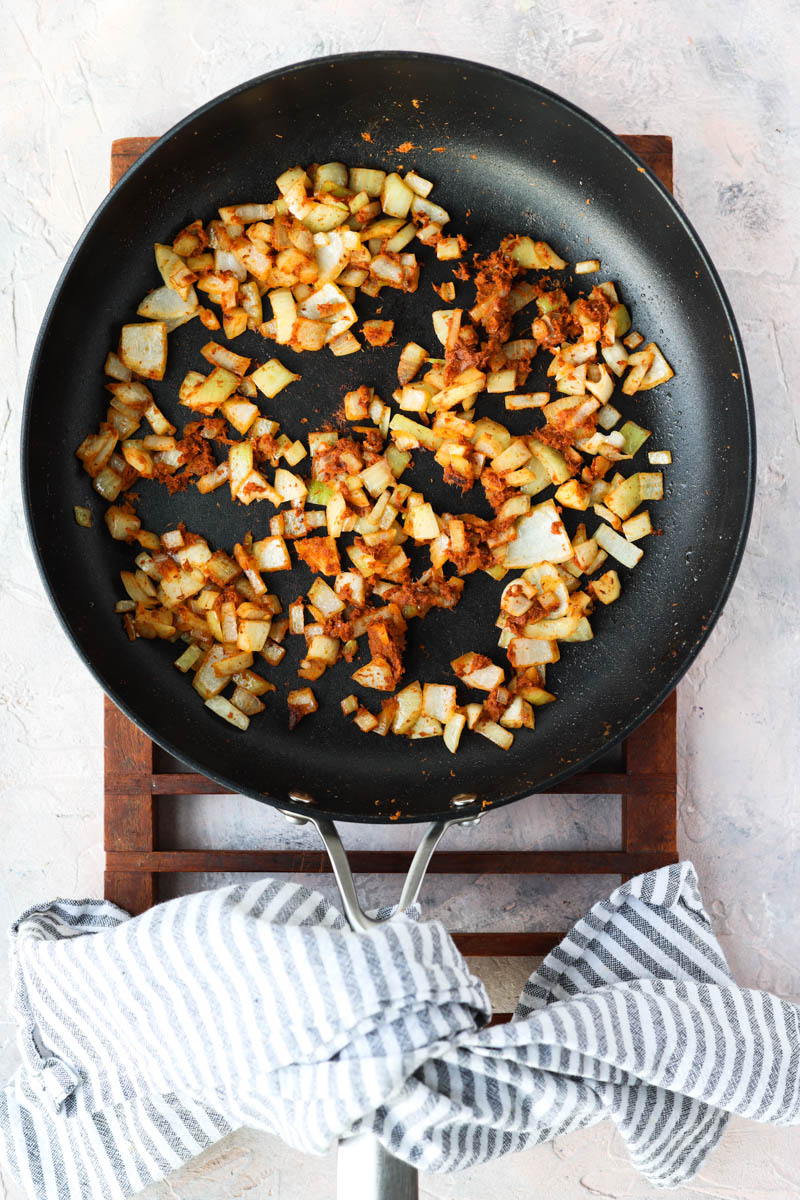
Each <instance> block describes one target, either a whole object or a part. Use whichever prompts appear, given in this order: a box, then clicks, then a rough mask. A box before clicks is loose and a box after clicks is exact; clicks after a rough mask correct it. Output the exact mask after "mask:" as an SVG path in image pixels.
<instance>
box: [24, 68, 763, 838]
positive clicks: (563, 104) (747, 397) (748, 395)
mask: <svg viewBox="0 0 800 1200" xmlns="http://www.w3.org/2000/svg"><path fill="white" fill-rule="evenodd" d="M367 59H368V60H371V61H375V60H378V61H380V60H386V61H388V60H403V61H405V62H408V63H412V62H427V63H431V64H435V63H438V64H440V65H442V66H446V67H448V68H451V69H452V68H455V69H459V70H468V71H475V72H478V73H479V74H483V75H488V76H490V77H491V78H493V79H497V78H500V79H503V80H506V81H508V82H509V83H512V84H514V85H515V86H520V85H522V86H523V87H524V88H526V89H529V90H530V91H531V92H532V93H534V94H535V95H536V96H537V97H538V98H539V99H542V98H544V99H546V100H547V101H549V102H550V103H552V104H554V105H555V106H557V107H559V108H560V109H562V110H564V111H565V112H566V113H568V114H571V115H573V116H574V117H576V118H578V119H579V120H580V121H581V122H584V123H585V124H587V125H588V126H590V127H591V128H592V129H593V130H594V131H595V132H596V133H597V134H599V135H600V136H601V137H602V138H604V139H605V140H606V141H607V142H609V143H610V144H611V145H612V146H613V147H614V148H615V150H616V151H617V152H621V153H622V154H623V155H624V156H625V157H626V158H627V159H628V160H629V161H630V162H631V163H633V164H635V165H637V166H642V167H644V174H645V177H646V178H647V180H648V182H649V183H650V185H651V186H654V187H655V189H656V191H657V192H658V193H659V194H660V196H661V198H662V200H663V201H665V202H666V204H667V206H668V208H669V209H670V210H671V212H672V214H673V216H674V218H675V220H676V221H678V223H679V224H680V226H681V227H682V228H683V230H684V232H685V233H686V235H687V236H688V238H689V241H690V242H691V244H692V246H693V248H694V249H695V251H696V252H697V254H698V256H699V258H700V261H701V263H702V266H703V268H704V270H705V271H706V272H707V275H708V278H709V280H710V281H711V283H712V285H713V287H714V290H715V292H716V294H717V297H718V299H719V302H720V305H721V308H722V311H723V313H724V315H725V318H726V320H727V323H728V331H729V333H730V335H731V338H732V341H733V346H734V349H735V353H736V357H737V360H738V365H739V369H740V376H741V378H740V380H739V384H740V388H741V392H742V397H743V399H744V402H745V416H746V421H745V428H744V430H743V437H746V439H747V448H748V455H747V460H748V461H747V480H746V489H745V496H744V499H745V507H744V515H743V519H742V521H741V524H740V527H739V530H738V533H737V537H736V542H735V546H734V550H733V554H732V556H731V561H730V565H729V568H728V571H727V573H726V576H725V579H724V582H723V584H722V586H721V587H720V589H719V591H718V593H717V598H716V601H715V603H714V605H713V607H712V609H711V611H710V613H709V615H708V617H707V619H706V621H705V624H704V627H703V628H702V629H701V631H700V634H699V636H698V637H697V638H696V639H695V641H694V643H693V645H692V646H691V647H690V648H689V649H688V650H687V651H686V652H685V654H684V656H683V660H682V662H681V665H680V666H679V667H677V668H676V669H675V670H674V672H673V673H672V674H671V675H670V677H669V679H668V681H667V683H666V684H665V685H664V686H663V687H662V688H661V689H660V691H659V692H658V693H657V695H656V696H655V698H654V699H653V700H651V701H650V703H649V704H647V705H646V706H645V707H644V708H643V709H641V710H640V711H639V712H638V713H637V716H636V718H635V719H634V720H633V721H631V722H629V723H628V724H627V725H625V726H624V727H623V728H622V729H621V730H620V731H619V732H618V733H616V734H615V735H614V736H613V737H611V738H609V739H608V741H606V742H604V743H603V744H602V745H601V746H599V747H598V748H597V750H595V751H594V752H592V753H591V754H589V755H587V756H585V757H584V758H582V759H581V760H580V761H579V762H578V763H576V764H573V765H571V766H567V767H565V768H564V769H563V770H562V771H559V772H556V773H554V774H553V775H552V776H551V777H550V778H549V779H548V780H547V781H546V782H544V783H543V784H542V785H541V786H540V787H537V788H535V789H533V790H532V791H531V790H529V789H527V788H526V789H523V790H522V791H519V792H514V793H511V794H510V795H503V796H501V797H499V798H491V799H490V800H489V801H488V806H489V807H490V808H492V809H494V808H499V807H502V806H504V805H506V804H512V803H515V802H516V801H517V800H521V799H523V798H524V797H526V796H529V795H533V794H536V793H545V794H546V793H548V792H549V791H551V790H552V789H553V788H554V787H556V786H558V785H560V784H562V783H563V782H565V781H566V780H568V779H569V778H570V777H571V776H572V775H575V774H577V773H578V772H583V771H586V770H587V769H589V768H590V767H591V766H592V764H593V763H595V762H596V761H597V760H598V759H599V758H601V757H602V756H604V755H605V754H607V753H608V752H609V750H611V749H613V748H614V747H615V746H617V745H619V743H620V742H622V741H624V739H625V738H627V737H629V736H630V735H631V734H632V733H633V732H634V730H635V729H637V728H638V727H639V726H640V725H641V724H642V723H643V722H644V721H645V720H647V718H648V717H649V716H651V715H652V714H653V713H654V712H655V711H656V709H658V708H659V707H660V706H661V705H662V704H663V703H664V701H665V700H666V699H667V697H668V696H669V695H670V693H671V692H672V691H674V689H675V688H676V686H677V685H678V683H679V682H680V680H681V679H682V678H683V676H684V675H685V674H686V672H687V671H688V670H689V668H690V667H691V666H692V664H693V663H694V662H695V660H696V658H697V656H698V654H699V653H700V651H701V649H702V648H703V646H704V645H705V643H706V641H707V639H708V638H709V636H710V634H711V631H712V629H713V628H714V626H715V625H716V623H717V620H718V619H719V617H720V615H721V613H722V610H723V608H724V606H725V604H726V602H727V600H728V597H729V596H730V593H731V590H732V588H733V584H734V582H735V580H736V576H737V574H738V572H739V568H740V566H741V562H742V558H743V555H744V550H745V546H746V543H747V536H748V532H749V528H750V522H751V518H752V513H753V504H754V498H755V484H756V429H755V410H754V404H753V394H752V386H751V382H750V375H749V371H748V368H747V361H746V358H745V353H744V346H743V343H742V339H741V334H740V332H739V327H738V324H737V322H736V318H735V315H734V313H733V308H732V305H731V303H730V300H729V299H728V295H727V292H726V290H725V287H724V285H723V283H722V280H721V278H720V276H719V273H718V271H717V269H716V267H715V266H714V263H713V261H712V259H711V257H710V255H709V253H708V251H707V250H706V247H705V245H704V243H703V241H702V239H701V238H700V236H699V235H698V233H697V231H696V230H695V228H694V226H693V225H692V223H691V221H690V220H689V218H688V217H687V216H686V214H685V213H684V212H683V210H682V209H681V207H680V205H679V204H678V203H677V201H676V199H675V197H674V196H673V195H672V193H671V192H670V191H669V190H668V189H667V188H666V187H665V186H664V185H663V184H662V183H661V181H660V180H659V179H658V178H657V177H656V176H655V175H654V174H653V172H652V171H651V170H650V168H649V167H648V166H647V164H646V163H643V162H642V160H641V159H640V158H639V156H638V155H637V154H636V153H635V151H633V150H631V148H630V147H629V146H627V145H626V144H625V143H624V142H623V141H622V140H621V139H620V137H618V136H617V135H616V134H615V133H613V132H612V131H611V130H610V129H608V128H607V126H605V125H603V124H602V122H600V121H598V120H597V119H596V118H595V117H593V116H591V115H590V114H589V113H587V112H586V111H585V110H584V109H582V108H580V107H579V106H578V105H576V104H573V103H572V101H570V100H566V99H565V98H564V97H562V96H560V95H558V94H557V93H556V92H553V91H551V90H550V89H549V88H547V87H545V86H544V85H542V84H540V83H536V82H534V81H533V80H530V79H525V78H524V77H523V76H520V75H516V74H514V73H513V72H511V71H506V70H504V69H503V68H500V67H493V66H490V65H489V64H487V63H480V62H474V61H472V60H469V59H462V58H458V57H456V56H453V55H444V54H433V53H428V52H426V51H411V50H376V51H372V50H365V51H353V52H348V53H344V54H333V55H324V56H321V57H317V58H309V59H304V60H302V61H300V62H297V63H290V64H288V65H287V66H282V67H277V68H275V69H274V70H272V71H267V72H265V73H264V74H262V75H258V76H255V77H254V78H252V79H249V80H246V81H245V82H243V83H240V84H237V85H235V86H234V87H232V88H230V89H228V90H227V91H225V92H223V93H221V94H220V95H218V96H216V97H214V98H212V99H211V100H209V101H207V102H206V103H205V104H203V105H201V106H200V107H198V108H196V109H193V110H192V112H190V113H188V114H187V115H186V116H185V117H183V118H181V120H180V121H178V122H176V123H175V124H174V125H173V126H172V127H171V128H170V129H168V130H167V131H166V132H165V133H164V134H162V135H161V137H159V138H158V139H157V140H156V141H155V142H154V143H153V145H152V146H150V147H149V148H148V149H147V150H146V151H145V152H144V154H142V155H141V157H140V158H139V159H137V161H136V162H135V163H134V165H133V166H132V167H131V168H130V169H129V170H128V171H126V173H125V175H124V176H123V177H122V179H121V180H120V181H119V183H117V184H116V185H115V186H114V187H113V188H112V189H111V190H110V191H109V192H108V193H107V195H106V196H104V197H103V199H102V201H101V202H100V204H99V205H98V206H97V208H96V209H95V211H94V213H93V214H92V216H91V217H90V219H89V221H88V222H87V224H86V226H85V228H84V230H83V232H82V233H81V235H80V237H79V238H78V240H77V242H76V243H75V246H74V247H73V249H72V251H71V253H70V255H69V257H68V258H67V260H66V262H65V264H64V267H63V269H62V271H61V273H60V275H59V277H58V280H57V282H56V285H55V287H54V289H53V293H52V295H51V297H50V300H49V302H48V304H47V308H46V310H45V313H44V316H43V318H42V322H41V326H40V328H39V332H38V334H37V337H36V342H35V344H34V349H33V354H32V357H31V364H30V368H29V371H28V377H27V382H26V387H25V396H24V402H23V410H22V433H21V439H20V458H21V462H20V468H21V470H20V473H21V484H22V489H21V490H22V500H23V509H24V513H25V524H26V529H27V532H28V537H29V540H30V543H31V546H32V548H33V551H34V558H35V560H36V567H37V570H38V573H39V578H40V579H41V581H42V584H43V586H44V589H45V592H46V594H47V596H48V599H49V601H50V604H51V606H52V608H53V610H54V611H55V614H56V617H57V618H58V621H59V624H60V625H61V627H62V629H63V630H64V632H65V633H66V635H67V637H68V639H69V641H70V642H71V644H72V646H73V648H74V649H75V651H76V652H77V654H78V655H79V657H80V658H81V660H82V661H83V663H84V664H85V665H86V666H87V667H88V669H89V671H90V672H91V674H92V675H93V677H94V678H95V680H96V681H97V682H98V683H99V684H100V687H101V688H102V690H103V692H104V693H105V694H106V695H107V696H108V697H109V699H111V700H112V701H113V703H114V704H115V705H116V706H117V707H118V708H119V709H120V710H121V711H122V712H123V713H124V714H125V715H126V716H127V717H128V718H129V719H130V720H131V721H133V723H134V724H135V725H137V726H138V727H139V728H140V729H141V730H142V731H143V732H144V733H145V734H146V735H147V736H148V737H149V738H150V739H151V740H152V741H153V742H154V743H156V744H157V745H159V746H161V747H162V748H163V749H164V750H165V751H167V753H169V754H171V755H173V756H174V757H175V758H177V759H179V760H180V761H181V762H183V763H185V764H186V765H187V766H188V767H190V768H191V769H192V770H193V771H196V772H197V773H198V774H200V775H202V776H204V777H206V778H208V779H211V780H212V781H213V782H215V783H217V784H219V785H220V786H221V787H224V788H227V789H229V790H230V791H233V792H234V793H236V794H239V795H245V796H248V797H251V798H252V799H255V800H259V801H261V802H262V803H266V804H269V805H272V806H280V808H282V809H286V810H287V811H291V812H295V813H298V814H303V813H305V814H306V815H307V812H308V809H307V807H305V806H304V805H303V804H299V803H296V802H294V801H292V800H291V799H289V798H288V797H287V798H279V797H277V796H272V795H268V794H266V793H262V794H259V793H255V792H252V791H249V790H248V791H242V790H241V788H240V787H238V786H237V784H236V781H235V780H232V779H230V778H229V777H227V776H226V775H225V774H224V772H217V771H213V770H209V769H208V768H207V767H206V766H205V765H201V764H200V763H199V762H197V760H196V759H195V758H194V756H193V755H192V754H191V753H189V754H187V753H186V751H185V749H184V748H182V747H181V748H179V747H177V746H176V745H175V744H174V743H172V742H171V741H170V739H169V738H166V737H165V736H164V735H163V733H160V732H158V731H157V730H156V729H154V728H153V726H152V724H151V723H150V722H149V721H148V720H147V719H146V718H142V717H141V716H139V715H138V714H136V713H134V712H133V711H132V709H131V708H130V707H129V705H128V704H127V703H126V701H125V700H124V698H123V697H122V696H121V695H120V694H119V691H118V688H117V684H116V682H115V681H114V680H112V679H109V678H107V677H106V675H105V674H104V673H103V672H101V671H100V669H99V668H98V667H96V666H95V664H94V663H93V662H92V661H91V659H90V657H89V655H88V654H87V653H86V652H85V651H84V649H83V647H82V645H81V644H80V642H79V640H78V638H77V636H76V635H75V634H74V633H73V630H72V628H71V627H70V625H69V623H68V620H67V618H66V615H65V613H64V611H63V609H62V606H61V603H60V601H59V599H58V596H57V589H56V588H55V587H54V586H52V585H51V581H50V577H49V574H48V572H47V569H46V565H45V564H46V557H45V554H44V553H43V547H42V545H41V543H40V539H39V537H38V535H37V532H36V528H35V523H34V516H33V495H32V479H31V475H30V470H29V463H30V443H31V435H32V429H31V423H32V422H31V418H32V409H33V393H34V390H35V385H36V379H37V376H38V372H39V364H40V359H41V358H42V355H43V351H44V346H45V344H46V341H47V337H48V334H49V327H50V324H51V322H52V319H53V316H54V313H55V310H56V306H57V303H58V300H59V297H60V294H61V291H62V289H63V287H64V286H65V284H66V282H67V279H68V277H69V275H70V274H71V271H72V269H73V266H74V264H75V262H76V260H77V258H78V256H79V255H80V253H81V251H82V249H83V246H84V243H85V242H86V241H87V239H88V238H89V236H90V234H91V233H92V232H93V230H94V227H95V225H96V224H97V223H98V221H99V220H100V218H101V216H102V215H103V213H104V212H105V210H106V208H107V206H109V205H110V204H111V203H114V202H116V199H117V198H118V196H119V195H120V193H121V192H122V191H124V190H125V188H126V186H128V185H129V184H130V183H131V181H132V180H133V179H134V177H135V176H136V174H137V173H138V172H140V171H142V170H146V169H147V166H148V164H149V163H150V161H151V160H152V159H153V158H154V157H155V156H156V155H158V154H159V153H160V151H161V150H162V149H163V148H164V147H165V146H166V145H167V143H168V142H169V141H170V139H172V138H173V137H175V136H176V135H177V134H179V133H181V132H183V130H184V129H186V128H187V127H189V126H190V125H191V124H192V123H193V122H195V121H196V120H197V119H198V118H200V117H201V116H203V115H205V114H206V113H208V112H210V111H212V110H213V109H214V108H216V107H218V106H220V105H222V104H224V103H226V102H227V101H229V100H231V99H233V98H234V97H236V96H238V95H241V94H242V93H244V92H246V91H248V90H250V89H252V88H256V87H259V86H261V85H262V84H263V83H265V82H266V81H268V80H272V79H276V78H279V77H285V76H288V75H292V74H296V73H301V72H302V71H304V70H306V69H308V68H311V67H314V68H318V67H320V66H328V65H334V64H341V63H348V62H351V63H356V62H358V61H363V60H367ZM480 806H481V801H480V800H479V801H478V807H480ZM470 811H471V810H470V809H469V808H465V809H462V810H459V815H460V817H461V818H462V819H463V817H464V816H468V815H469V814H470ZM314 813H315V815H318V816H320V817H327V818H330V819H335V820H337V821H350V822H357V823H363V824H385V823H388V822H389V821H390V820H391V823H393V824H406V823H411V822H420V821H429V820H435V819H437V818H438V819H442V818H446V817H447V816H449V815H452V813H451V811H450V810H449V809H447V810H445V811H444V812H440V813H430V812H425V813H423V814H419V815H418V814H415V813H409V812H405V811H404V812H403V813H402V814H401V815H399V816H398V815H395V816H393V817H391V818H390V817H389V816H387V815H383V814H373V813H367V814H359V815H355V814H352V813H341V812H338V811H336V810H330V809H326V808H324V807H322V806H320V807H317V806H316V805H315V806H314Z"/></svg>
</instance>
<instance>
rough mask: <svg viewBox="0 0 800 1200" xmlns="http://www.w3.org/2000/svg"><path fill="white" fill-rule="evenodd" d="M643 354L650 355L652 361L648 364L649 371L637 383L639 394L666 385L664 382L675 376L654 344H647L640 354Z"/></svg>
mask: <svg viewBox="0 0 800 1200" xmlns="http://www.w3.org/2000/svg"><path fill="white" fill-rule="evenodd" d="M645 352H647V353H650V354H652V356H653V359H652V362H651V364H650V369H649V370H648V371H647V374H646V375H645V376H644V378H643V379H642V380H641V381H640V383H639V389H638V390H639V391H640V392H646V391H649V390H650V388H654V387H657V386H658V384H659V383H666V381H667V380H668V379H672V377H673V375H674V374H675V372H674V371H673V369H672V367H671V366H670V365H669V363H668V362H667V360H666V359H665V358H664V355H663V354H662V353H661V351H660V350H659V348H658V346H657V345H656V343H655V342H648V343H647V345H646V346H643V347H642V350H641V351H640V353H645ZM623 390H624V389H623Z"/></svg>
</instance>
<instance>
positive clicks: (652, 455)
mask: <svg viewBox="0 0 800 1200" xmlns="http://www.w3.org/2000/svg"><path fill="white" fill-rule="evenodd" d="M647 461H648V462H649V463H650V466H651V467H668V466H670V464H671V463H672V451H671V450H649V451H648V454H647Z"/></svg>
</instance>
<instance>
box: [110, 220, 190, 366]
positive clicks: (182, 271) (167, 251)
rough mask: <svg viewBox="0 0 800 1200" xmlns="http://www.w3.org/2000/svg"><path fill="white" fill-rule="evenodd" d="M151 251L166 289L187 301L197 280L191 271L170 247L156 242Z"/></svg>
mask: <svg viewBox="0 0 800 1200" xmlns="http://www.w3.org/2000/svg"><path fill="white" fill-rule="evenodd" d="M153 249H154V251H155V256H156V266H157V267H158V269H159V271H160V273H161V278H162V279H163V280H164V283H165V284H166V285H167V287H169V288H172V289H173V291H175V292H177V293H178V295H179V296H181V297H182V298H183V299H184V300H187V299H188V298H189V295H190V293H191V290H192V284H193V283H194V281H195V280H196V279H197V276H196V275H195V274H194V272H193V271H190V270H189V267H188V266H187V265H186V263H185V262H184V261H183V259H182V258H181V257H180V255H178V254H176V253H175V251H174V250H173V249H172V247H171V246H165V245H162V244H161V243H160V242H156V244H155V246H154V247H153ZM123 361H124V360H123ZM138 373H139V372H137V374H138Z"/></svg>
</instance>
